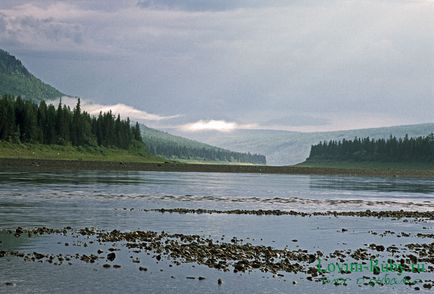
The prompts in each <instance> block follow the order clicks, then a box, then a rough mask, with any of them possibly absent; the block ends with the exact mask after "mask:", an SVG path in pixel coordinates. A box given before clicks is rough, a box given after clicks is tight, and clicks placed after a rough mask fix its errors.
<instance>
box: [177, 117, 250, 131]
mask: <svg viewBox="0 0 434 294" xmlns="http://www.w3.org/2000/svg"><path fill="white" fill-rule="evenodd" d="M252 127H255V125H252V124H238V123H236V122H227V121H224V120H199V121H197V122H194V123H190V124H186V125H183V126H181V128H182V129H183V130H185V131H190V132H197V131H219V132H230V131H233V130H235V129H248V128H252Z"/></svg>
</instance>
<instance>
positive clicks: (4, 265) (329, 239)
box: [0, 171, 434, 293]
mask: <svg viewBox="0 0 434 294" xmlns="http://www.w3.org/2000/svg"><path fill="white" fill-rule="evenodd" d="M174 207H184V208H207V209H219V210H227V209H281V210H297V211H327V210H344V211H347V210H365V209H371V210H395V209H405V210H432V209H433V208H434V181H433V180H432V179H410V178H408V179H407V178H372V177H339V176H305V175H303V176H301V175H300V176H299V175H260V174H227V173H170V172H107V171H100V172H98V171H95V172H70V173H66V172H65V173H23V172H19V173H18V172H17V173H9V172H8V173H0V229H2V230H3V231H4V230H5V229H14V228H16V227H17V226H21V227H35V226H47V227H55V228H61V227H64V226H71V227H73V228H82V227H86V226H92V227H96V228H98V229H107V230H111V229H118V230H137V229H139V230H154V231H163V230H164V231H167V232H170V233H185V234H199V235H203V236H210V237H211V238H215V239H220V238H221V237H222V236H223V235H224V236H225V238H227V239H228V240H230V238H232V237H233V236H236V237H237V238H249V240H250V242H252V243H257V244H263V245H267V246H272V247H276V248H284V247H285V246H288V247H289V248H290V249H296V248H303V249H308V250H322V251H325V252H332V251H334V250H335V249H338V248H340V249H345V248H357V247H358V246H362V245H363V244H369V243H372V242H381V243H382V244H384V245H387V244H389V245H391V244H406V243H410V242H412V241H415V239H412V238H406V240H403V239H402V238H398V237H396V236H389V237H387V238H382V237H379V236H376V235H372V234H371V233H369V231H377V232H380V233H381V232H384V231H385V230H395V231H397V232H407V233H417V232H420V231H422V230H425V232H426V231H427V230H428V231H432V223H431V222H423V223H420V222H414V221H408V222H403V221H402V220H393V219H384V220H381V221H379V220H377V219H373V218H351V217H347V218H345V217H340V218H334V217H309V218H303V217H298V216H297V217H291V216H262V217H261V216H249V215H209V214H203V215H194V214H167V213H166V214H161V213H157V212H144V211H143V209H149V208H174ZM342 228H345V229H347V230H348V231H346V233H345V234H344V233H342ZM14 238H15V237H11V236H10V235H9V234H5V233H0V241H2V243H0V250H1V249H2V248H3V249H8V250H9V249H11V250H21V251H24V252H27V251H28V252H32V251H38V252H47V253H48V252H65V250H67V249H65V248H64V246H63V245H62V246H60V245H58V244H57V243H62V244H63V243H64V240H56V238H60V237H58V236H57V237H56V236H42V237H38V238H30V239H28V238H27V239H26V238H20V239H16V238H15V239H14ZM294 239H296V240H297V242H296V243H294V242H293V241H292V240H294ZM68 250H72V249H68ZM73 250H75V251H74V252H77V250H81V249H77V248H73ZM95 250H96V248H95ZM125 258H126V259H127V257H125ZM144 262H145V263H146V264H147V266H148V267H149V269H150V270H149V271H148V272H147V273H143V272H139V271H138V270H137V266H133V265H132V264H131V263H128V262H125V264H124V266H123V268H122V269H120V270H102V269H101V267H97V266H92V265H89V264H83V263H74V264H73V265H71V266H68V265H61V266H53V265H47V264H41V263H31V262H24V261H22V260H21V259H16V258H12V257H8V258H7V259H6V258H2V259H0V292H5V293H15V292H16V293H26V292H28V293H46V292H57V293H65V292H69V293H76V292H82V293H83V292H84V293H107V292H136V293H185V292H194V293H207V292H209V293H252V292H253V293H267V292H268V293H276V292H282V293H289V292H291V293H294V292H295V293H306V292H307V293H316V292H318V291H319V290H321V289H326V290H327V291H328V292H332V293H333V292H337V293H346V292H348V293H351V292H354V290H358V291H362V292H371V293H372V292H382V293H389V292H399V293H405V292H406V291H408V290H409V289H408V288H407V287H406V286H401V287H399V286H395V287H381V288H378V287H377V288H369V287H368V288H360V287H357V286H356V285H349V286H348V287H335V286H330V285H325V286H323V285H319V283H313V282H309V281H307V280H305V279H301V278H299V277H297V276H296V275H290V274H287V275H285V277H284V278H279V279H276V278H273V277H272V275H271V274H264V273H261V272H252V273H249V274H242V275H239V274H234V273H231V272H229V273H224V272H220V271H217V270H211V269H208V268H206V267H204V266H199V265H193V264H184V265H182V266H180V267H176V268H172V267H168V262H163V261H162V262H160V263H159V264H155V262H153V261H152V260H151V259H150V258H149V259H146V257H144ZM160 270H163V271H162V272H161V271H160ZM189 274H190V275H196V276H197V275H199V274H200V275H202V276H206V278H207V279H206V280H204V281H197V280H187V279H185V276H186V275H189ZM172 276H173V278H172ZM218 278H222V279H223V280H224V283H223V285H221V286H218V285H217V283H216V281H217V279H218ZM294 280H296V281H297V285H296V286H294V285H293V284H292V281H294ZM6 281H12V282H13V283H14V284H15V286H13V287H11V286H4V283H5V282H6ZM412 291H413V290H412Z"/></svg>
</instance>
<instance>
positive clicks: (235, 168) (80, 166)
mask: <svg viewBox="0 0 434 294" xmlns="http://www.w3.org/2000/svg"><path fill="white" fill-rule="evenodd" d="M0 156H1V155H0ZM0 169H1V170H2V171H70V170H125V171H128V170H131V171H167V172H222V173H264V174H304V175H309V174H312V175H343V176H384V177H427V178H432V177H434V170H428V169H420V170H419V169H397V168H396V169H394V168H350V167H346V168H336V167H310V166H261V165H224V164H186V163H178V162H169V161H165V162H126V161H108V160H107V161H95V160H47V159H29V158H0Z"/></svg>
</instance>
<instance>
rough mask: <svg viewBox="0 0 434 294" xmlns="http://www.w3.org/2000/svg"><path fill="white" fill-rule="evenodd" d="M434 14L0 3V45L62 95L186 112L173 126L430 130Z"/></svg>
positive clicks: (354, 7) (378, 8)
mask: <svg viewBox="0 0 434 294" xmlns="http://www.w3.org/2000/svg"><path fill="white" fill-rule="evenodd" d="M4 3H6V4H4ZM433 13H434V2H433V1H389V0H381V1H378V0H366V1H337V0H330V1H309V0H307V1H299V0H282V1H277V0H271V2H270V1H259V0H258V1H257V0H251V1H250V0H233V1H229V0H220V1H214V0H210V1H199V0H185V1H175V0H161V1H157V0H155V1H150V0H141V1H137V0H126V1H115V0H109V1H85V0H82V1H79V0H76V1H72V0H69V1H62V2H60V1H49V0H34V1H30V0H29V1H25V0H5V1H1V4H0V18H1V19H2V21H0V44H1V46H2V47H4V49H7V50H8V51H10V52H11V53H12V54H15V55H17V56H18V57H19V58H22V59H23V62H24V64H25V65H26V66H27V65H28V66H29V69H30V71H31V72H33V73H35V74H36V75H37V76H39V77H41V78H42V79H43V80H45V81H47V82H48V83H50V84H53V85H54V86H56V87H57V88H59V89H60V90H62V92H64V93H70V94H73V95H77V96H81V97H92V98H93V99H95V101H97V102H99V103H100V104H101V105H104V104H112V105H115V104H117V102H119V100H118V99H119V97H122V99H123V100H122V101H121V102H122V103H124V104H125V105H130V106H131V107H134V108H139V109H140V108H142V107H144V108H146V109H147V110H148V111H149V112H151V113H167V112H169V113H182V114H184V115H185V118H186V119H185V120H184V121H182V122H177V124H184V123H188V122H195V121H196V122H197V121H199V120H200V119H203V118H215V117H218V118H219V119H221V120H224V121H225V122H231V121H238V122H241V121H246V122H257V123H258V125H260V126H267V127H271V126H275V127H279V128H285V127H292V128H297V129H303V128H309V129H320V128H323V129H324V128H327V127H333V128H334V127H336V126H339V127H340V128H351V127H364V126H368V125H369V126H370V125H372V124H373V123H378V124H379V125H378V126H380V124H385V123H387V122H391V121H393V122H397V123H405V122H406V121H414V122H426V121H432V109H433V107H434V99H433V97H434V86H433V83H432V80H433V73H434V39H433V38H429V37H427V36H428V35H429V33H430V32H429V28H431V27H433V25H434V18H433V17H432V15H433ZM20 55H21V56H20ZM72 56H75V57H74V58H72ZM103 57H104V58H103ZM137 97H140V98H137ZM348 113H351V116H352V117H354V118H358V119H357V120H356V119H351V118H352V117H350V118H348V119H347V118H346V116H345V114H348ZM366 113H368V114H371V115H372V117H368V116H366V115H365V114H366ZM292 114H297V115H295V116H292ZM309 117H312V118H313V119H306V118H309ZM279 118H281V119H279ZM286 118H288V119H286ZM314 118H319V120H315V119H314ZM267 121H268V122H267ZM170 122H173V121H170Z"/></svg>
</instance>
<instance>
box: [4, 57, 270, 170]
mask: <svg viewBox="0 0 434 294" xmlns="http://www.w3.org/2000/svg"><path fill="white" fill-rule="evenodd" d="M2 95H11V96H21V97H22V98H23V99H24V100H25V101H26V100H33V101H45V100H47V104H50V101H48V100H53V99H54V98H58V97H61V96H64V94H63V93H61V92H60V91H58V90H57V89H55V88H54V87H52V86H50V85H48V84H45V83H43V82H42V81H41V80H39V79H38V78H36V77H35V76H34V75H32V74H31V73H30V72H29V71H28V70H27V69H26V68H25V66H24V65H23V64H22V63H21V61H20V60H18V59H17V58H16V57H14V56H12V55H11V54H9V53H8V52H6V51H4V50H1V49H0V97H1V96H2ZM5 101H6V100H5ZM20 101H21V100H20ZM3 102H4V101H3ZM6 104H7V103H6ZM6 104H5V103H0V115H1V114H8V115H9V114H10V115H9V116H10V117H6V115H3V120H0V140H2V139H5V138H9V139H11V138H14V139H15V141H19V142H24V143H35V142H37V143H45V144H46V143H47V142H46V141H49V145H52V144H53V143H59V142H60V143H61V142H64V141H65V140H64V138H61V137H59V136H57V135H55V132H54V131H53V132H50V133H51V134H53V136H54V137H56V138H51V139H50V140H46V139H44V138H43V136H42V135H40V134H36V133H37V130H34V129H35V128H34V126H33V125H35V122H36V121H37V120H36V115H33V116H32V117H30V118H29V120H28V122H24V121H23V122H21V124H20V129H21V131H18V132H17V130H16V126H15V120H13V121H12V120H11V118H12V116H14V115H13V114H12V113H9V112H8V111H7V109H9V108H10V107H9V108H8V107H7V105H6ZM20 104H21V103H20ZM24 106H26V108H27V109H28V110H32V109H33V110H34V109H36V107H37V106H36V105H32V104H31V103H30V104H29V103H24V104H23V105H22V107H20V109H21V108H22V109H21V110H23V111H24V108H25V107H24ZM44 109H45V108H44ZM48 110H50V107H48ZM13 112H14V111H13ZM30 112H31V111H30ZM54 112H55V108H54V107H53V108H52V109H51V113H54ZM64 112H65V113H66V112H67V110H66V109H65V110H64ZM26 113H29V111H27V112H26ZM14 114H15V112H14ZM86 120H87V121H88V125H89V127H88V128H87V129H90V121H91V120H92V119H91V118H90V117H88V118H86ZM3 121H7V122H8V123H2V122H3ZM9 124H11V127H9ZM24 124H26V129H27V130H30V129H31V130H32V131H31V132H29V131H27V132H24V131H23V130H22V129H23V125H24ZM12 125H13V126H12ZM51 126H52V127H53V126H54V125H53V124H52V125H51ZM85 129H86V128H85ZM101 130H103V131H106V132H108V133H107V134H106V135H107V136H110V134H111V133H112V132H111V131H110V130H108V128H107V127H105V128H102V129H101ZM142 132H143V141H144V142H145V144H146V146H147V147H148V149H149V151H150V153H152V154H150V156H153V157H155V156H154V155H162V156H165V157H167V158H170V159H177V160H179V159H181V160H187V161H193V162H197V161H207V162H208V161H213V162H236V163H255V164H265V156H263V155H258V154H249V153H240V152H232V151H229V150H225V149H223V148H217V147H214V146H211V145H208V144H204V143H200V142H197V141H194V140H189V139H185V138H182V137H179V136H173V135H170V134H168V133H164V132H160V131H158V130H155V129H151V128H147V127H144V126H143V127H142ZM79 133H80V134H82V135H83V134H84V133H83V132H79ZM121 133H122V134H125V133H124V132H121ZM17 134H18V136H17ZM97 135H101V132H96V133H95V134H93V136H87V137H89V138H90V139H92V140H90V141H89V142H87V143H86V144H87V145H95V144H94V143H95V142H96V141H98V140H97V137H98V136H97ZM67 136H69V134H67ZM17 137H19V138H17ZM27 137H29V138H27ZM117 137H119V138H120V137H121V136H117ZM17 139H18V140H17ZM113 140H115V141H116V140H118V139H115V138H114V139H113ZM113 140H111V142H110V144H102V145H103V146H104V147H110V146H115V147H119V146H118V145H119V144H121V143H120V142H115V141H113ZM91 141H92V142H93V141H95V142H94V143H92V144H91V143H90V142H91ZM100 141H101V140H100ZM100 141H98V142H97V143H98V144H96V145H101V144H100V143H104V142H102V141H101V142H100ZM76 145H77V144H76ZM78 145H82V144H78ZM105 145H109V146H105ZM29 146H31V148H27V149H26V148H24V149H23V150H24V151H23V152H24V153H25V151H26V150H29V149H32V148H34V147H35V146H36V145H32V144H30V145H29ZM9 147H10V146H9ZM17 148H18V147H17ZM56 148H60V147H56ZM51 149H52V148H51ZM51 149H50V148H48V147H46V146H45V147H44V148H43V150H44V152H45V153H44V154H49V153H50V152H49V151H50V150H51ZM97 149H98V148H97ZM47 150H48V151H47ZM68 150H69V149H68ZM3 151H4V150H3ZM69 151H71V150H69ZM71 152H72V151H71ZM66 153H67V152H64V154H66ZM114 153H115V152H114V151H113V152H108V153H107V154H111V156H112V155H113V154H114ZM142 155H143V154H142ZM44 156H48V155H44ZM109 157H110V156H109ZM105 159H109V158H107V156H106V158H105Z"/></svg>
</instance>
